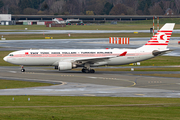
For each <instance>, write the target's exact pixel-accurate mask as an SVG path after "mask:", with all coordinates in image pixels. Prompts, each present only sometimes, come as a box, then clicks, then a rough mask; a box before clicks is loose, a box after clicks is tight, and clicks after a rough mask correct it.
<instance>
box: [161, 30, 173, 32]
mask: <svg viewBox="0 0 180 120" xmlns="http://www.w3.org/2000/svg"><path fill="white" fill-rule="evenodd" d="M158 32H172V30H171V31H170V30H159V31H158Z"/></svg>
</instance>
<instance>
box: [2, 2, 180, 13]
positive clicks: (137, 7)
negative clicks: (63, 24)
mask: <svg viewBox="0 0 180 120" xmlns="http://www.w3.org/2000/svg"><path fill="white" fill-rule="evenodd" d="M169 8H170V9H171V10H172V11H173V14H174V15H179V14H180V11H179V9H180V0H0V14H18V15H19V14H25V15H164V14H165V12H166V10H167V9H169Z"/></svg>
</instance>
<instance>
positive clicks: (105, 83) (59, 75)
mask: <svg viewBox="0 0 180 120" xmlns="http://www.w3.org/2000/svg"><path fill="white" fill-rule="evenodd" d="M51 68H52V67H27V68H26V71H27V72H25V73H22V72H20V68H19V67H0V79H7V80H22V81H38V82H48V83H53V84H54V85H53V86H47V87H32V88H18V89H3V90H0V95H48V96H111V97H173V98H180V79H179V78H165V77H148V76H137V75H133V74H134V73H135V72H136V71H133V72H131V71H129V72H113V73H112V72H107V71H105V72H103V71H102V72H101V71H97V72H96V73H95V74H91V73H89V74H85V73H81V72H80V71H66V72H59V71H57V70H53V69H51Z"/></svg>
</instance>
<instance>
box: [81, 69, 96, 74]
mask: <svg viewBox="0 0 180 120" xmlns="http://www.w3.org/2000/svg"><path fill="white" fill-rule="evenodd" d="M82 72H83V73H95V70H94V69H87V68H83V69H82Z"/></svg>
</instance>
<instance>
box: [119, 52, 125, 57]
mask: <svg viewBox="0 0 180 120" xmlns="http://www.w3.org/2000/svg"><path fill="white" fill-rule="evenodd" d="M126 54H127V51H125V52H123V53H122V54H120V55H119V56H126Z"/></svg>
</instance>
